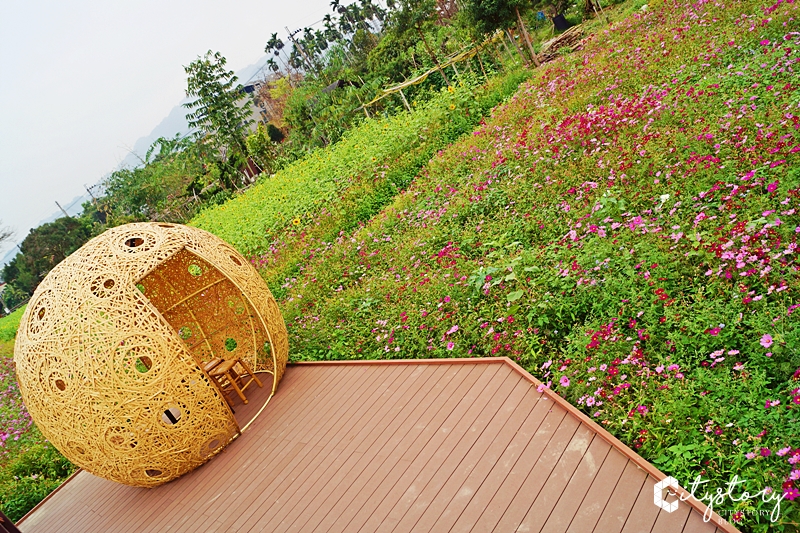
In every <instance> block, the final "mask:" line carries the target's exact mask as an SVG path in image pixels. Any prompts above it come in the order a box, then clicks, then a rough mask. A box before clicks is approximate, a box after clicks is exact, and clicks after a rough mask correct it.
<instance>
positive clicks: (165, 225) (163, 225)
mask: <svg viewBox="0 0 800 533" xmlns="http://www.w3.org/2000/svg"><path fill="white" fill-rule="evenodd" d="M158 227H159V228H174V227H175V226H173V225H172V224H159V225H158Z"/></svg>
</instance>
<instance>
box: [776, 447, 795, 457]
mask: <svg viewBox="0 0 800 533" xmlns="http://www.w3.org/2000/svg"><path fill="white" fill-rule="evenodd" d="M790 451H792V447H791V446H787V447H786V448H781V449H780V450H778V451H777V452H775V453H776V454H778V456H779V457H783V456H784V455H786V454H787V453H789V452H790Z"/></svg>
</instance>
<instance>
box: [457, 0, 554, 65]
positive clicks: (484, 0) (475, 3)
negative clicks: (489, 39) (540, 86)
mask: <svg viewBox="0 0 800 533" xmlns="http://www.w3.org/2000/svg"><path fill="white" fill-rule="evenodd" d="M465 4H466V5H465V6H464V11H465V13H466V17H467V19H468V20H469V22H470V23H471V24H472V26H473V27H474V28H475V29H476V30H477V31H478V32H479V33H482V34H486V33H492V32H495V31H497V30H508V28H511V27H512V26H514V25H517V26H518V27H519V30H520V32H521V33H522V36H523V37H524V39H525V42H526V43H527V45H528V50H529V52H530V54H531V59H533V62H534V64H535V65H536V66H539V60H538V59H537V57H536V52H535V51H534V49H533V44H532V43H531V40H530V37H529V36H528V31H527V29H526V28H525V23H523V22H522V17H521V16H520V13H519V8H520V7H523V8H524V7H525V0H467V1H466V3H465ZM512 42H514V41H512ZM514 44H515V45H516V43H514ZM518 50H519V49H518ZM523 59H524V58H523Z"/></svg>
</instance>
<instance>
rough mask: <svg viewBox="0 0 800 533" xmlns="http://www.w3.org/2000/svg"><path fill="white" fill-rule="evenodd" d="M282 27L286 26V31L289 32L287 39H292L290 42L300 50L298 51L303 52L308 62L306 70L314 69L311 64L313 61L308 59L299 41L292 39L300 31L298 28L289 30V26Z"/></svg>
mask: <svg viewBox="0 0 800 533" xmlns="http://www.w3.org/2000/svg"><path fill="white" fill-rule="evenodd" d="M284 28H286V32H287V33H288V34H289V40H290V41H292V43H294V45H295V46H296V47H297V49H298V50H300V53H301V54H303V57H304V58H305V59H306V61H307V62H308V70H309V72H310V71H313V70H314V66H313V63H312V62H311V59H309V57H308V54H306V51H305V50H303V47H302V45H301V44H300V43H299V42H297V41H295V40H294V36H295V35H297V34H298V33H300V30H295V31H289V26H284Z"/></svg>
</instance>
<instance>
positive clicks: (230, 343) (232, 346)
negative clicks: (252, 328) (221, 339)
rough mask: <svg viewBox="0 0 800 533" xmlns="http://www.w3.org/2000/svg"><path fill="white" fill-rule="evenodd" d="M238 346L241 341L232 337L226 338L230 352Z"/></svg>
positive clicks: (227, 348)
mask: <svg viewBox="0 0 800 533" xmlns="http://www.w3.org/2000/svg"><path fill="white" fill-rule="evenodd" d="M237 346H239V343H238V342H236V339H232V338H230V337H228V338H227V339H225V349H226V350H228V351H229V352H232V351H234V350H235V349H236V347H237Z"/></svg>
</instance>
